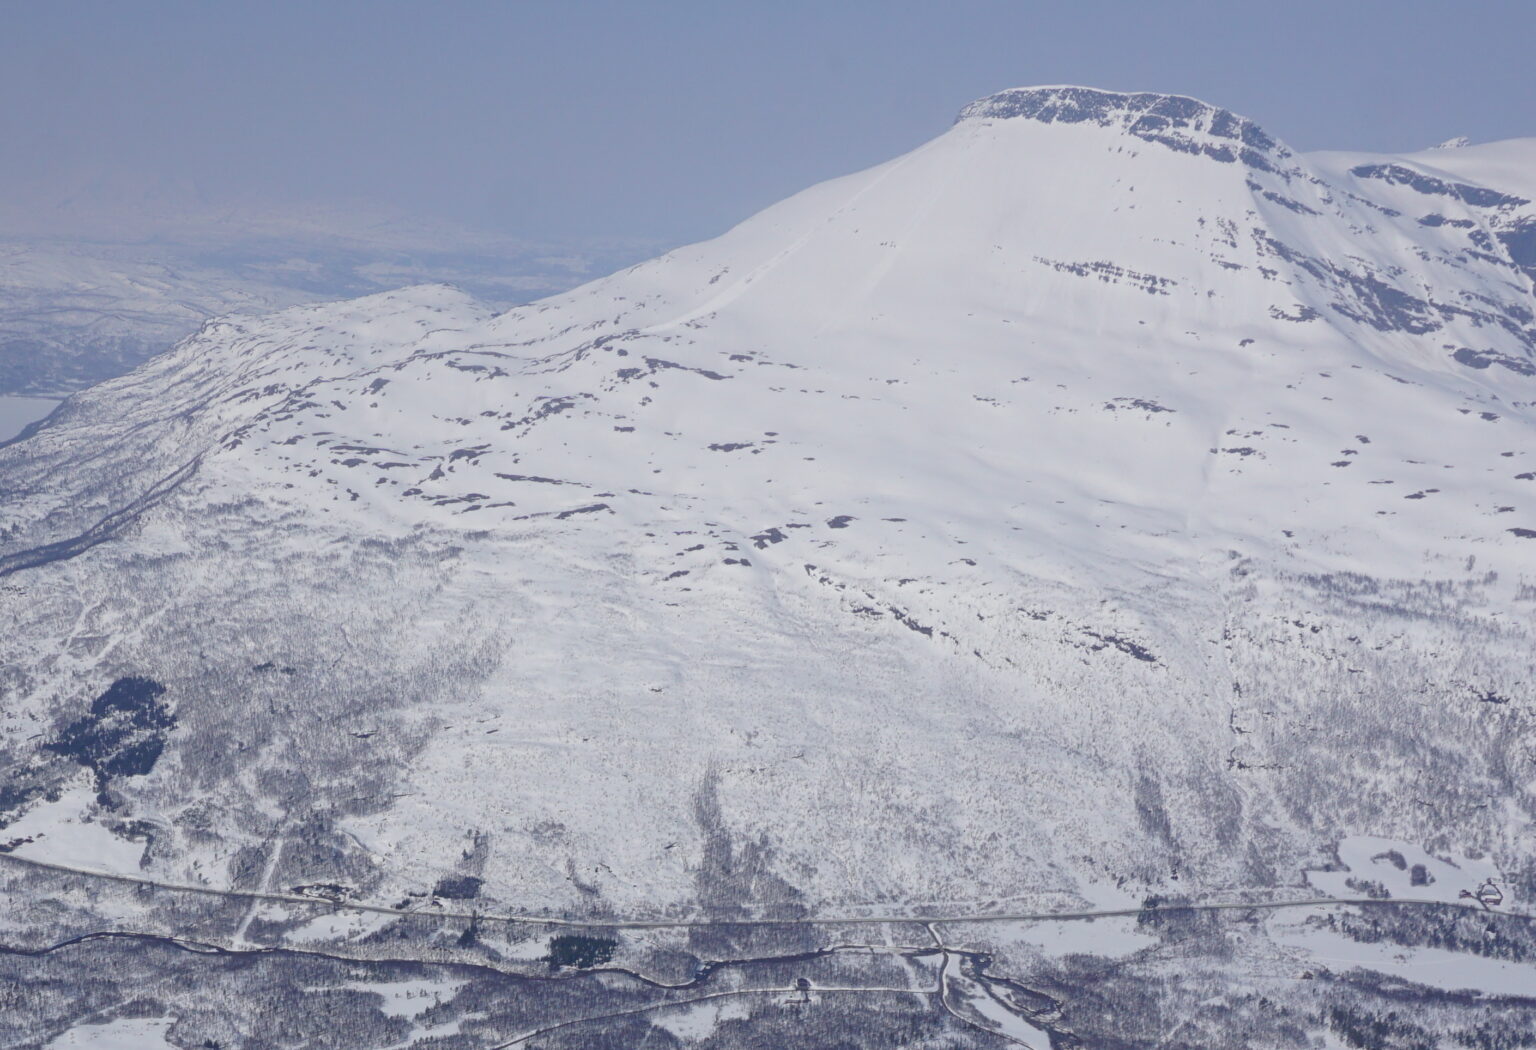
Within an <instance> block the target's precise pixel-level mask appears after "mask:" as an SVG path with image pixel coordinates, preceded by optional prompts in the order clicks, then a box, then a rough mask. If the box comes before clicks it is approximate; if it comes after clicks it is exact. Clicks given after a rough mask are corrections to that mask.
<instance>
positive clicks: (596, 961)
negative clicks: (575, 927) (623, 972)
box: [544, 933, 619, 970]
mask: <svg viewBox="0 0 1536 1050" xmlns="http://www.w3.org/2000/svg"><path fill="white" fill-rule="evenodd" d="M618 946H619V942H618V941H615V940H612V939H610V938H608V937H585V936H583V935H581V934H578V933H562V934H560V935H558V936H556V937H551V938H550V941H549V954H548V955H546V956H545V957H544V960H545V961H546V962H548V963H549V968H550V969H551V970H558V969H559V968H560V967H562V966H572V967H575V968H576V969H578V970H590V969H591V968H592V967H594V966H601V965H603V964H604V963H605V962H607V961H608V960H610V959H612V958H613V950H614V949H615V948H617V947H618Z"/></svg>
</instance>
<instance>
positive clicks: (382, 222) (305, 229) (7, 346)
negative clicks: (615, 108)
mask: <svg viewBox="0 0 1536 1050" xmlns="http://www.w3.org/2000/svg"><path fill="white" fill-rule="evenodd" d="M653 250H654V249H653V248H651V247H650V246H646V245H641V244H636V243H611V244H593V243H588V244H579V245H577V244H567V245H550V244H539V243H535V242H524V241H515V240H512V239H509V238H504V237H493V236H487V235H483V234H478V233H475V232H473V231H469V230H465V229H462V228H458V227H452V226H446V225H431V224H423V223H408V222H405V221H403V220H401V219H399V218H397V217H389V216H382V215H377V214H373V213H370V212H368V211H366V210H364V211H361V212H359V213H355V214H353V213H348V214H340V213H336V212H330V211H321V210H310V211H284V210H282V209H260V208H253V207H245V208H238V209H224V210H216V209H212V208H210V207H208V206H206V205H203V206H198V205H189V204H186V203H185V202H184V201H183V202H182V203H180V204H178V203H176V202H175V201H173V200H166V199H161V198H159V197H152V198H150V199H149V200H148V201H145V200H143V199H140V198H134V199H133V200H130V201H124V200H120V199H118V198H117V197H108V198H107V199H105V200H103V199H100V198H99V195H97V196H95V197H93V196H82V197H80V198H71V199H69V200H67V201H65V202H63V203H61V204H60V205H59V206H57V207H56V208H54V209H51V210H50V211H49V212H47V213H44V214H42V215H38V214H34V213H32V212H22V211H19V210H18V209H14V208H12V209H0V395H6V394H12V395H19V394H63V393H68V392H71V391H74V390H78V389H81V388H83V387H85V386H88V385H90V384H91V383H96V382H100V381H101V380H103V379H107V378H110V377H112V376H116V375H121V374H122V373H124V372H126V371H128V370H130V369H132V368H134V367H136V366H137V365H139V364H141V363H142V362H144V361H145V360H147V359H148V358H149V357H150V356H152V355H153V354H156V353H160V352H162V351H164V350H166V349H169V348H170V347H171V346H172V345H173V344H174V343H175V342H177V341H178V340H180V339H182V338H184V337H185V336H187V335H189V334H191V333H192V332H193V331H195V330H196V329H197V327H198V325H200V324H201V323H202V322H203V321H205V320H207V319H208V318H209V317H214V316H220V315H223V314H229V313H266V312H270V311H272V310H277V309H281V308H283V307H288V306H295V305H299V304H301V303H311V302H321V301H326V300H332V299H339V298H345V297H349V296H356V295H364V294H369V293H372V292H378V291H382V290H387V289H391V288H397V287H401V286H403V285H410V284H417V283H421V282H424V281H429V282H448V283H452V284H455V285H457V286H459V287H462V288H464V289H466V290H467V291H470V292H471V293H473V294H474V295H476V296H478V297H480V298H481V299H482V300H483V301H485V302H487V303H491V304H495V305H498V306H502V307H506V306H510V305H513V304H516V303H523V302H527V301H529V300H531V299H536V298H540V297H542V296H546V295H550V294H552V293H554V292H558V291H564V290H566V289H568V288H571V287H573V286H574V285H577V284H580V283H582V282H584V281H587V280H590V279H592V278H593V277H595V276H599V275H601V274H604V273H608V272H610V271H612V270H614V269H616V268H618V267H619V266H622V265H627V264H629V263H632V262H635V261H636V260H638V259H641V258H644V257H645V256H646V255H647V254H650V252H651V251H653Z"/></svg>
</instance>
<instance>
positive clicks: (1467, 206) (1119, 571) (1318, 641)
mask: <svg viewBox="0 0 1536 1050" xmlns="http://www.w3.org/2000/svg"><path fill="white" fill-rule="evenodd" d="M1527 147H1528V144H1524V145H1522V144H1519V143H1514V144H1502V145H1500V146H1499V147H1498V148H1497V149H1495V147H1480V148H1474V150H1481V151H1482V153H1484V154H1486V155H1487V157H1488V158H1490V159H1486V160H1479V161H1477V162H1476V163H1474V162H1473V161H1471V160H1469V161H1467V162H1466V166H1465V167H1458V161H1457V158H1456V157H1455V156H1454V155H1453V154H1457V153H1461V152H1466V153H1467V154H1468V155H1469V156H1473V154H1474V150H1467V151H1447V157H1448V158H1450V159H1445V160H1443V162H1442V163H1441V165H1440V167H1437V168H1435V167H1431V161H1430V160H1427V159H1423V156H1420V155H1416V156H1414V157H1401V158H1365V157H1354V156H1351V157H1346V158H1343V159H1340V158H1339V157H1338V156H1337V155H1327V156H1322V157H1317V158H1311V157H1305V156H1301V155H1298V154H1295V153H1293V152H1292V151H1291V150H1289V149H1287V148H1286V147H1285V146H1284V145H1283V144H1281V143H1279V142H1277V141H1275V140H1274V139H1272V138H1271V137H1270V136H1268V135H1267V134H1266V133H1265V132H1264V131H1262V130H1261V129H1259V128H1258V127H1256V126H1255V125H1253V124H1252V123H1251V122H1248V121H1246V120H1244V119H1242V118H1239V117H1236V116H1234V115H1232V114H1230V113H1228V112H1226V111H1224V110H1220V109H1217V108H1214V107H1211V106H1208V105H1205V104H1204V103H1200V102H1196V101H1194V100H1191V99H1184V98H1178V97H1174V96H1155V95H1115V94H1110V93H1104V92H1096V91H1091V90H1087V89H1079V88H1044V89H1029V90H1019V91H1013V92H1005V93H1003V94H1001V95H998V96H994V97H992V98H989V99H985V100H982V101H980V102H978V103H976V104H973V105H972V106H970V107H967V109H966V110H965V111H964V112H963V113H962V114H961V118H960V120H959V121H958V122H957V123H956V125H955V126H954V128H952V129H951V130H950V131H948V132H947V133H945V134H943V135H941V136H940V137H939V138H937V139H935V140H933V141H932V142H930V143H928V144H926V145H924V146H922V147H920V148H919V149H917V150H915V151H913V152H912V153H910V154H907V155H906V156H904V157H901V158H898V159H897V160H894V161H892V162H890V163H888V164H885V165H881V166H879V167H877V168H874V169H871V170H869V171H866V172H861V173H859V174H856V175H851V176H849V177H847V178H843V179H838V180H834V181H832V182H829V183H825V184H823V185H820V186H817V187H814V188H812V189H810V190H807V191H806V192H804V193H802V194H800V195H798V196H796V197H793V198H791V199H790V200H788V201H785V202H784V203H782V204H780V205H778V206H776V207H773V208H770V209H768V210H767V211H765V212H763V213H762V214H760V215H758V216H756V217H754V218H752V219H751V220H749V221H747V222H745V223H743V224H742V225H741V226H739V227H737V228H736V229H734V230H732V231H730V232H729V233H727V234H726V235H724V236H723V237H721V238H719V239H717V240H715V241H711V242H708V243H706V244H701V245H696V246H693V247H689V248H685V249H681V250H679V251H676V252H673V253H671V254H670V255H667V256H665V257H663V258H661V259H658V260H655V261H654V262H650V263H646V264H644V265H641V266H637V267H634V268H632V269H630V270H628V271H625V272H623V273H621V274H618V275H615V276H614V277H611V278H608V279H606V280H602V281H598V282H596V283H594V284H590V285H587V286H585V287H583V288H581V289H578V290H576V291H574V292H571V293H568V294H566V295H562V296H559V297H556V298H553V299H548V300H544V301H542V302H539V303H535V304H533V305H530V306H526V307H521V308H518V309H514V310H512V311H509V312H507V313H503V314H500V315H493V314H491V313H490V312H489V311H487V310H486V309H484V308H483V307H481V306H479V305H477V304H476V303H475V302H474V301H472V300H471V299H469V298H468V297H466V296H464V295H463V294H461V293H458V292H456V291H453V290H451V289H448V288H445V287H440V286H430V287H421V288H414V289H409V290H406V291H403V292H397V293H389V294H385V295H381V296H374V297H371V298H367V299H361V300H356V301H353V302H348V303H340V304H334V305H327V306H311V307H302V308H298V309H294V310H291V311H288V312H286V313H283V314H279V315H276V316H273V317H267V318H260V319H242V318H231V319H226V320H222V321H217V322H211V323H209V324H207V325H205V326H204V328H203V329H202V331H200V332H199V333H198V334H197V335H196V336H194V337H192V338H190V339H189V340H187V341H186V342H184V343H183V344H181V346H180V347H179V348H178V349H177V350H176V351H174V352H173V353H171V354H169V355H166V356H165V357H163V358H161V359H158V360H156V361H153V362H151V363H150V364H149V365H147V366H145V367H144V368H143V369H141V370H139V371H138V372H135V373H133V374H132V375H129V376H126V377H124V378H122V379H119V380H115V381H112V382H109V383H107V384H104V385H102V386H100V387H97V388H94V389H92V390H89V391H86V392H84V393H82V394H80V395H77V396H76V397H75V398H73V399H72V400H71V401H69V402H68V403H67V404H66V405H65V407H64V408H63V409H62V410H61V411H60V412H59V413H58V414H57V415H55V416H54V417H53V419H52V420H50V422H49V423H48V425H47V426H45V427H44V428H43V429H42V430H41V431H40V432H39V433H37V434H36V435H34V436H33V437H31V438H29V439H28V440H26V441H24V442H21V443H19V444H17V445H15V446H13V447H10V448H8V449H5V450H3V451H0V486H3V488H4V491H5V497H4V502H3V508H4V509H3V514H4V518H3V520H0V573H4V574H6V579H5V581H4V585H3V587H4V589H3V591H0V602H3V603H4V607H5V612H4V615H5V616H6V617H7V618H8V619H9V620H12V621H13V622H14V623H15V624H16V628H15V630H14V631H12V632H10V633H9V634H8V635H6V636H5V637H3V638H0V667H3V669H4V670H3V671H0V675H3V677H0V688H3V689H4V703H3V704H0V708H3V715H0V732H3V733H4V735H5V736H4V741H5V743H4V746H5V758H6V765H5V768H7V769H8V770H12V771H14V772H12V773H11V774H10V779H9V781H8V782H7V784H6V785H5V786H4V790H5V794H4V796H3V799H4V801H5V803H6V804H7V806H8V807H9V809H10V811H11V812H12V813H13V814H19V813H20V812H22V811H23V810H27V809H29V808H30V809H32V810H35V809H36V808H37V807H43V806H54V807H56V808H58V807H65V808H67V804H66V801H56V802H50V801H48V797H49V793H50V792H52V791H57V790H59V789H62V788H63V787H64V786H65V785H72V784H77V783H78V782H79V781H81V780H82V779H83V778H86V777H87V776H88V775H89V776H94V777H95V779H96V782H97V785H98V786H99V787H100V789H101V795H100V798H99V800H98V801H97V802H95V803H92V804H91V805H92V806H93V807H95V808H94V809H92V810H91V813H92V814H93V815H94V816H95V818H96V819H98V820H100V821H102V822H103V823H104V824H106V825H107V826H108V827H109V828H117V829H118V830H119V831H120V832H122V833H124V834H129V835H135V836H138V840H139V841H144V842H146V843H147V848H146V852H145V854H144V861H143V863H144V866H145V868H146V870H147V871H149V872H151V873H153V874H154V875H155V876H156V877H163V878H166V879H171V880H177V879H179V880H183V881H185V880H188V879H198V880H205V881H207V882H209V883H210V884H213V885H242V886H251V885H255V884H262V885H268V886H281V887H289V886H296V885H307V884H317V883H326V884H335V885H338V886H341V887H343V888H344V890H343V892H347V893H351V894H355V895H357V896H359V897H364V898H368V899H376V900H385V899H393V898H394V897H396V896H398V895H399V894H401V893H404V892H410V891H412V890H418V891H419V890H421V889H430V888H431V887H432V886H433V885H434V884H436V883H437V881H438V880H439V879H441V878H443V877H444V876H445V875H449V874H451V873H453V872H459V873H469V874H474V875H475V876H476V877H478V878H481V879H482V880H483V888H482V890H481V892H482V895H483V896H484V897H486V898H489V899H491V900H492V901H493V902H496V903H499V904H500V906H502V907H503V908H508V907H516V908H520V909H524V910H538V909H545V908H548V909H554V910H564V911H572V912H576V913H594V914H611V913H623V914H636V913H646V914H653V913H661V912H666V911H669V910H672V911H679V910H680V911H689V912H693V911H697V910H700V909H702V910H703V911H704V912H707V913H711V914H724V915H730V914H738V913H739V910H740V909H743V908H750V909H755V910H757V911H759V912H764V913H766V912H772V911H777V912H779V913H784V912H786V910H790V909H794V910H801V911H803V910H809V911H812V912H815V911H819V910H824V909H839V908H846V907H849V906H851V905H854V904H857V903H861V902H869V901H886V902H897V903H899V904H901V905H906V904H911V903H916V902H934V901H939V902H943V901H952V902H954V901H965V902H981V903H983V904H984V903H985V902H988V901H994V900H999V899H1002V898H1016V899H1022V900H1025V901H1032V902H1034V903H1038V904H1040V905H1042V906H1045V905H1055V904H1064V903H1066V902H1069V901H1074V900H1075V901H1093V900H1101V899H1110V898H1111V896H1114V895H1117V894H1119V895H1123V894H1132V895H1134V897H1139V896H1140V895H1142V894H1144V893H1146V892H1167V891H1169V890H1171V889H1180V890H1181V891H1183V892H1218V891H1219V892H1228V891H1235V890H1239V889H1244V888H1261V889H1274V888H1278V887H1302V886H1305V885H1306V882H1305V874H1304V871H1305V869H1307V868H1316V867H1321V866H1324V865H1326V864H1327V863H1329V861H1330V858H1331V857H1332V851H1333V849H1334V847H1335V844H1336V843H1338V842H1339V841H1341V840H1343V839H1345V838H1347V837H1349V836H1359V835H1369V836H1379V837H1385V838H1390V839H1393V840H1398V841H1404V842H1411V843H1417V844H1419V845H1421V846H1423V847H1425V848H1427V849H1429V850H1431V851H1438V852H1440V853H1466V854H1467V855H1470V856H1482V855H1487V856H1491V857H1492V858H1493V863H1494V864H1495V865H1496V869H1497V870H1498V871H1499V872H1500V873H1501V874H1502V875H1503V877H1504V878H1506V879H1508V880H1509V885H1510V888H1511V892H1512V893H1513V894H1515V895H1517V896H1518V895H1522V894H1523V895H1524V896H1525V897H1527V898H1528V897H1529V896H1530V895H1531V894H1533V893H1536V865H1533V863H1532V862H1533V855H1532V851H1531V846H1530V843H1529V840H1528V837H1524V836H1523V829H1525V828H1526V827H1527V826H1528V824H1529V821H1530V819H1531V816H1532V812H1533V810H1532V804H1533V801H1536V800H1533V798H1532V795H1531V785H1532V782H1533V781H1532V776H1531V774H1532V772H1533V770H1532V769H1531V756H1530V754H1529V753H1528V752H1527V751H1524V750H1521V749H1519V748H1518V747H1516V746H1515V743H1514V742H1515V741H1518V740H1519V739H1521V734H1524V733H1528V732H1529V731H1530V729H1531V711H1532V708H1531V685H1530V683H1531V678H1532V667H1531V656H1530V654H1531V653H1532V652H1533V651H1536V649H1533V642H1536V639H1533V637H1532V633H1533V632H1532V630H1531V618H1530V614H1531V611H1532V603H1533V601H1536V502H1533V493H1536V473H1533V472H1536V451H1533V449H1536V442H1533V440H1532V438H1533V424H1536V329H1533V315H1532V308H1533V306H1536V298H1533V294H1532V279H1531V278H1532V275H1531V274H1530V273H1528V272H1527V266H1526V263H1525V262H1524V256H1523V255H1522V252H1523V251H1524V248H1523V247H1522V246H1523V245H1524V244H1525V241H1524V240H1523V238H1524V237H1525V236H1526V233H1525V232H1524V231H1526V230H1527V229H1528V228H1529V227H1528V223H1529V220H1530V216H1531V215H1532V214H1533V213H1532V211H1531V208H1532V207H1533V206H1532V204H1531V201H1530V199H1529V197H1528V196H1525V195H1522V193H1523V192H1524V190H1525V184H1518V185H1517V184H1516V182H1518V179H1516V180H1515V181H1513V182H1506V181H1501V180H1500V179H1499V178H1498V177H1499V176H1500V175H1502V174H1507V173H1508V172H1511V171H1512V172H1514V174H1515V175H1516V176H1518V174H1519V172H1520V171H1521V170H1523V169H1522V167H1521V164H1520V162H1519V161H1518V160H1515V161H1512V162H1509V163H1507V164H1505V163H1503V162H1500V163H1495V162H1494V160H1493V159H1491V158H1493V157H1494V156H1495V155H1496V154H1497V155H1499V156H1506V155H1507V156H1515V155H1516V154H1518V152H1519V151H1520V150H1522V149H1526V148H1527ZM1425 156H1427V155H1425ZM1434 159H1435V160H1436V161H1441V160H1442V159H1441V158H1440V156H1439V154H1438V153H1436V154H1435V155H1434ZM1501 165H1502V166H1501ZM1399 169H1400V170H1399ZM1474 177H1476V178H1477V179H1482V178H1487V179H1488V180H1489V181H1488V183H1487V184H1485V183H1484V182H1482V181H1473V180H1474ZM1463 180H1464V181H1463ZM125 679H127V680H131V681H140V680H149V681H151V684H157V685H158V686H161V687H163V689H164V691H163V693H154V691H153V690H152V689H150V688H149V687H148V686H140V685H133V686H129V687H123V688H122V689H120V690H119V691H118V692H116V693H112V694H111V696H112V699H108V698H107V697H108V687H109V686H110V685H112V683H114V682H116V681H121V680H125ZM145 759H147V762H146V761H144V760H145ZM86 767H88V768H89V770H90V773H89V774H88V773H87V772H86ZM77 797H78V794H76V795H64V796H63V799H64V800H68V799H70V798H77ZM73 816H75V814H73V813H69V814H66V813H64V812H62V809H61V810H60V812H59V814H58V816H57V819H58V820H61V821H62V820H65V819H67V818H70V817H73ZM37 824H38V821H37V819H36V818H33V825H31V826H36V825H37ZM17 848H18V850H19V851H21V852H24V853H26V854H27V855H31V856H37V857H40V858H46V857H48V856H49V850H50V843H49V839H48V837H47V835H46V834H44V835H40V836H33V841H31V842H28V843H24V844H21V845H19V846H18V847H17ZM1134 897H1133V899H1134ZM1114 899H1122V897H1119V896H1115V897H1114Z"/></svg>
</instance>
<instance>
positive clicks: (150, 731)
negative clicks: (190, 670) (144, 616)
mask: <svg viewBox="0 0 1536 1050" xmlns="http://www.w3.org/2000/svg"><path fill="white" fill-rule="evenodd" d="M164 694H165V686H163V685H161V684H160V683H159V682H156V681H155V680H154V679H151V678H134V677H129V678H119V679H118V680H117V681H115V682H113V683H112V685H111V686H109V687H108V688H107V691H106V692H104V693H102V694H101V695H100V696H98V697H97V698H96V699H95V700H93V701H92V702H91V709H90V711H89V713H87V714H86V715H85V716H84V717H83V718H79V719H76V720H75V721H74V722H71V723H70V724H69V725H68V726H66V727H65V728H64V731H63V732H62V733H60V734H59V738H58V739H57V740H55V741H53V742H52V743H49V744H44V745H43V749H44V750H46V751H52V752H53V753H55V754H58V755H63V756H65V757H66V758H72V759H74V760H75V761H76V762H78V763H80V764H81V765H82V766H86V767H88V768H89V769H91V770H92V771H94V772H95V774H96V783H97V788H98V790H101V791H105V790H106V786H107V783H108V781H109V780H111V778H113V777H138V776H143V775H144V774H145V773H148V772H149V771H150V770H151V769H153V768H154V767H155V763H156V762H157V761H159V759H160V753H161V752H162V751H163V750H165V739H166V736H167V735H168V734H169V733H170V731H171V729H173V728H174V727H175V725H176V719H175V718H174V717H173V716H172V715H171V711H170V707H169V706H168V705H167V704H165V703H164V702H162V701H161V699H160V698H161V697H162V696H163V695H164Z"/></svg>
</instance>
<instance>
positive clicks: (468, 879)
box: [432, 875, 485, 901]
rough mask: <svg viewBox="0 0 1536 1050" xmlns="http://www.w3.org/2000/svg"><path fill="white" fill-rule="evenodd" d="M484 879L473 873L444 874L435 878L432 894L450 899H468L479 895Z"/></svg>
mask: <svg viewBox="0 0 1536 1050" xmlns="http://www.w3.org/2000/svg"><path fill="white" fill-rule="evenodd" d="M484 882H485V880H483V879H479V878H476V877H475V876H473V875H446V876H444V877H443V878H441V879H438V880H437V886H436V887H434V888H433V890H432V895H433V896H434V897H441V898H443V899H444V900H450V901H469V900H474V899H475V898H476V897H478V896H480V887H481V886H482V885H484Z"/></svg>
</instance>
